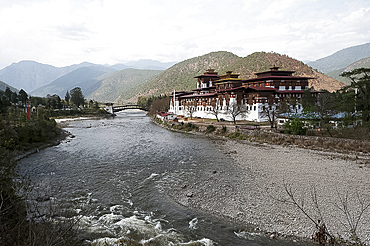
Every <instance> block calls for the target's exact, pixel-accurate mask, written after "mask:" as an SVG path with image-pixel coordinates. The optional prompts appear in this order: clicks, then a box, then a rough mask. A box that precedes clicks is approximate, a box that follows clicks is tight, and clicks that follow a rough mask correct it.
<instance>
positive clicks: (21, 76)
mask: <svg viewBox="0 0 370 246" xmlns="http://www.w3.org/2000/svg"><path fill="white" fill-rule="evenodd" d="M173 64H174V63H173V62H172V63H171V62H169V63H162V62H159V61H155V60H149V59H147V60H139V61H131V62H128V63H127V64H116V65H113V66H106V65H98V64H93V63H88V62H83V63H80V64H74V65H71V66H67V67H54V66H51V65H46V64H42V63H39V62H35V61H20V62H18V63H13V64H11V65H10V66H7V67H5V68H3V69H1V70H0V81H4V82H5V83H7V84H9V85H11V86H13V87H16V88H20V89H24V90H25V91H26V92H27V93H28V92H31V91H37V90H36V89H37V88H40V87H43V86H45V85H47V84H49V83H51V82H53V81H54V80H56V79H58V78H60V77H62V76H64V75H66V74H68V73H70V72H72V71H74V70H76V69H79V68H82V67H97V68H98V69H100V70H104V69H107V71H110V72H112V71H117V70H123V69H126V68H135V69H151V70H165V69H167V68H168V67H170V66H172V65H173Z"/></svg>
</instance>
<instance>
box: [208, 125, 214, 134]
mask: <svg viewBox="0 0 370 246" xmlns="http://www.w3.org/2000/svg"><path fill="white" fill-rule="evenodd" d="M215 130H216V127H215V126H214V125H209V126H207V130H206V132H207V133H211V132H214V131H215Z"/></svg>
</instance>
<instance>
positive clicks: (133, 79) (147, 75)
mask: <svg viewBox="0 0 370 246" xmlns="http://www.w3.org/2000/svg"><path fill="white" fill-rule="evenodd" d="M161 72H162V71H161V70H139V69H131V68H130V69H124V70H121V71H117V72H114V73H112V74H110V75H108V76H104V78H101V79H100V81H99V84H100V85H99V87H98V88H97V89H96V90H95V91H94V92H92V93H91V94H90V95H89V96H88V97H87V98H89V99H94V100H97V101H100V102H119V101H126V99H127V98H132V97H135V95H136V94H137V93H139V91H140V89H139V86H140V85H142V84H144V83H147V82H148V81H149V80H150V79H153V78H154V77H156V76H157V75H158V74H160V73H161ZM135 102H136V101H135Z"/></svg>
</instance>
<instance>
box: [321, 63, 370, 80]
mask: <svg viewBox="0 0 370 246" xmlns="http://www.w3.org/2000/svg"><path fill="white" fill-rule="evenodd" d="M361 67H367V68H370V57H366V58H363V59H361V60H359V61H357V62H354V63H352V64H350V65H349V66H348V67H346V68H343V69H339V70H335V71H332V72H329V73H327V75H328V76H330V77H331V78H333V79H336V80H338V81H341V82H343V83H345V84H346V85H350V84H351V81H350V80H349V79H348V78H344V77H342V76H340V74H341V73H343V72H347V71H351V70H353V69H355V68H361Z"/></svg>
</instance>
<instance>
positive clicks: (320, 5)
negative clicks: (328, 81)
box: [0, 0, 370, 69]
mask: <svg viewBox="0 0 370 246" xmlns="http://www.w3.org/2000/svg"><path fill="white" fill-rule="evenodd" d="M368 42H370V1H369V0H348V1H342V0H223V1H220V0H217V1H216V0H0V69H1V68H3V67H5V66H8V65H10V64H11V63H13V62H19V61H21V60H34V61H37V62H40V63H45V64H50V65H53V66H58V67H61V66H67V65H72V64H76V63H81V62H84V61H87V62H92V63H98V64H110V65H113V64H115V63H124V62H127V61H131V60H139V59H154V60H159V61H162V62H170V61H177V62H178V61H183V60H185V59H188V58H192V57H195V56H200V55H204V54H207V53H209V52H212V51H221V50H222V51H229V52H232V53H234V54H236V55H238V56H242V57H244V56H247V55H249V54H251V53H253V52H256V51H266V52H270V51H274V52H277V53H280V54H287V55H288V56H290V57H293V58H296V59H298V60H302V61H307V60H317V59H319V58H322V57H325V56H328V55H331V54H332V53H334V52H336V51H338V50H340V49H343V48H347V47H350V46H355V45H360V44H364V43H368Z"/></svg>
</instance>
